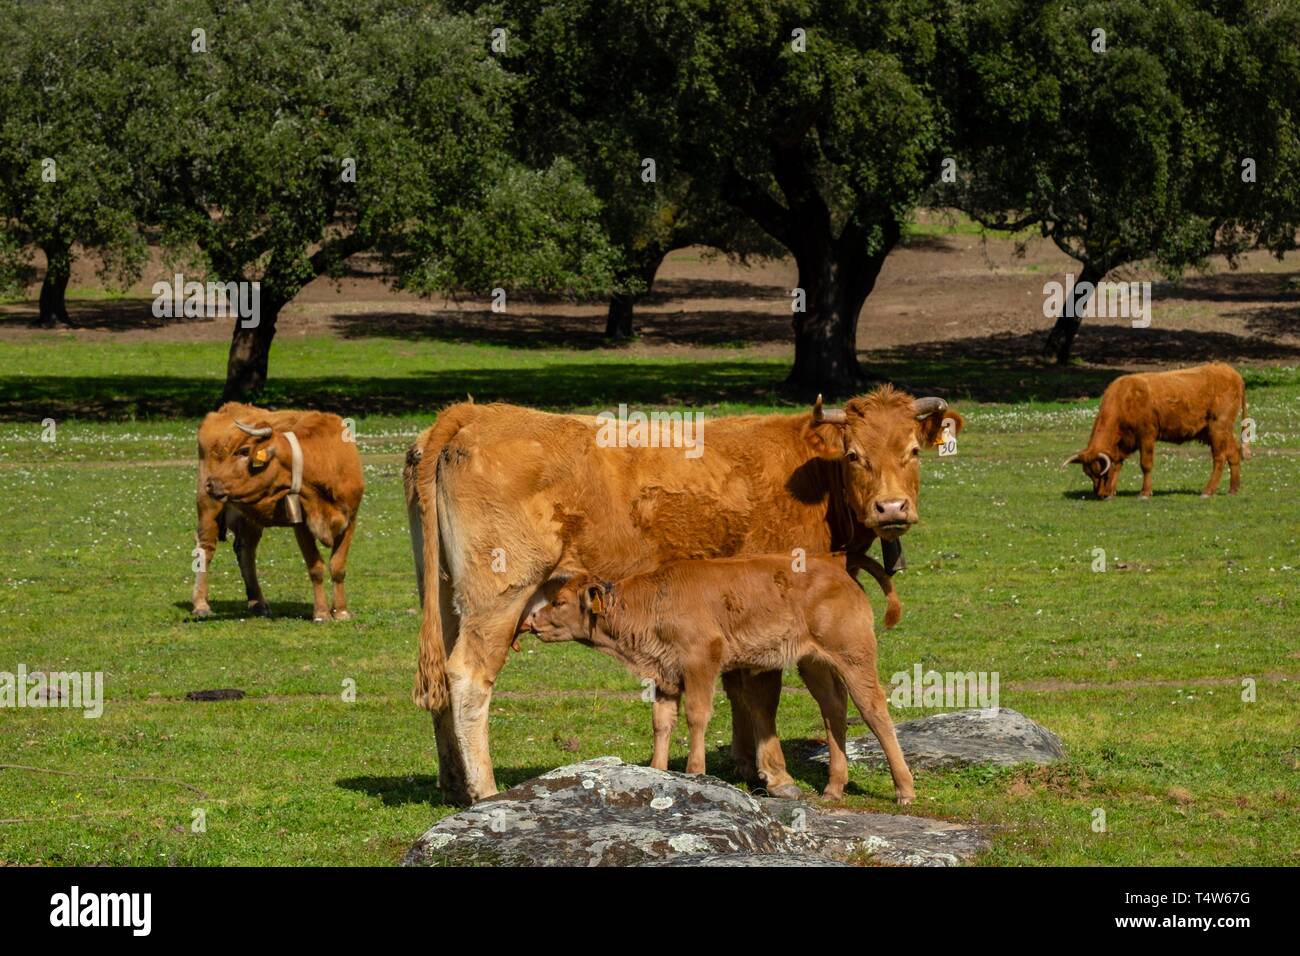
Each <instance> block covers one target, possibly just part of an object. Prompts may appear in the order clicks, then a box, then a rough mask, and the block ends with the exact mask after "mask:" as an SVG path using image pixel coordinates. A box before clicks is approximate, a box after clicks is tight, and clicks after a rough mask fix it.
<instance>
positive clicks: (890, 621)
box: [846, 554, 903, 628]
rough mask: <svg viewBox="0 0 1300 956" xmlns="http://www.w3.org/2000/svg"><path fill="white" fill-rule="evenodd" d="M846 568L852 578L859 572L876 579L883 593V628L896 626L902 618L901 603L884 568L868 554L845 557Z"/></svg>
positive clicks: (892, 581)
mask: <svg viewBox="0 0 1300 956" xmlns="http://www.w3.org/2000/svg"><path fill="white" fill-rule="evenodd" d="M846 566H847V567H848V570H849V574H851V575H853V576H854V577H857V575H858V572H859V571H866V572H867V573H868V574H870V575H871V576H872V577H873V578H875V579H876V583H877V584H879V585H880V590H881V591H883V592H885V627H886V628H891V627H893V626H894V625H895V624H897V623H898V622H899V621H900V620H901V619H902V617H903V603H902V602H901V601H899V599H898V591H897V590H895V588H894V579H893V578H892V577H890V576H889V573H888V572H887V571H885V568H884V566H883V565H882V564H881V563H880V562H879V561H877V560H876V559H875V558H873V557H871V555H869V554H850V555H847V557H846Z"/></svg>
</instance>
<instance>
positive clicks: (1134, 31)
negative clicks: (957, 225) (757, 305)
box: [934, 0, 1300, 275]
mask: <svg viewBox="0 0 1300 956" xmlns="http://www.w3.org/2000/svg"><path fill="white" fill-rule="evenodd" d="M1297 23H1300V20H1298V19H1297V7H1296V5H1295V4H1293V3H1283V4H1276V5H1268V6H1267V7H1265V6H1263V5H1261V6H1258V7H1254V8H1252V9H1251V10H1250V11H1248V12H1247V13H1246V15H1245V16H1244V17H1240V18H1234V17H1228V16H1224V15H1222V14H1221V13H1219V12H1218V10H1217V9H1216V7H1215V5H1211V4H1197V3H1190V2H1186V0H1156V2H1146V0H1142V2H1138V0H1121V2H1106V3H1099V2H1083V3H1068V2H1062V3H1049V4H1042V3H1038V2H1036V0H987V2H978V3H973V4H970V5H968V6H966V7H964V8H963V9H962V10H961V12H960V14H959V15H958V17H957V18H956V19H955V20H954V21H953V22H952V23H951V24H949V25H947V26H946V28H945V29H944V31H943V36H944V42H945V46H946V48H948V49H950V50H952V51H954V53H955V54H957V56H956V59H957V60H958V61H959V62H961V64H962V66H961V68H959V69H956V70H954V71H952V73H951V75H950V76H949V78H948V81H947V82H948V83H949V84H950V86H951V89H952V96H953V102H955V103H956V104H957V109H956V110H955V111H954V115H955V116H956V117H958V118H959V129H958V136H957V140H956V141H957V143H958V147H959V168H960V169H961V172H962V175H961V178H960V181H959V184H958V185H957V186H954V187H945V186H940V187H938V188H937V189H936V190H935V194H934V195H935V197H936V198H937V199H938V200H939V201H942V202H948V203H952V204H954V205H958V206H960V207H961V208H963V209H964V210H966V211H968V212H970V213H971V214H972V215H975V216H976V217H977V218H979V219H980V220H981V221H983V222H986V223H988V224H991V225H998V226H1007V225H1011V226H1013V227H1016V228H1018V227H1022V226H1023V225H1025V224H1027V223H1038V224H1039V225H1040V228H1041V230H1042V233H1043V235H1045V236H1049V237H1050V238H1052V239H1053V241H1054V242H1055V243H1056V244H1057V245H1058V246H1059V247H1060V248H1061V249H1062V250H1063V251H1064V252H1066V253H1067V254H1069V255H1070V256H1072V257H1073V258H1075V259H1076V260H1078V261H1079V262H1081V263H1084V264H1085V265H1088V266H1090V267H1092V268H1094V269H1096V270H1097V271H1098V272H1099V273H1100V274H1103V275H1104V274H1105V273H1106V272H1108V271H1109V270H1111V269H1113V268H1115V267H1116V266H1119V265H1123V264H1125V263H1129V262H1134V261H1138V260H1145V259H1150V260H1153V261H1154V262H1155V263H1156V264H1157V265H1158V266H1160V267H1161V268H1162V269H1163V270H1164V271H1165V272H1167V273H1168V274H1170V275H1176V274H1178V273H1179V272H1181V271H1182V270H1183V269H1185V268H1186V267H1188V266H1200V265H1202V264H1203V263H1204V260H1205V257H1206V256H1207V255H1209V254H1210V253H1211V252H1216V251H1222V252H1228V253H1229V254H1234V253H1236V252H1240V251H1241V250H1242V249H1244V248H1247V247H1249V246H1252V245H1255V244H1264V245H1267V246H1269V247H1270V248H1274V249H1278V250H1280V249H1282V248H1289V247H1291V245H1293V243H1294V236H1295V231H1296V227H1297V224H1300V204H1298V203H1297V202H1296V196H1297V195H1298V194H1300V193H1298V192H1297V187H1296V184H1297V173H1296V156H1297V154H1296V145H1297V130H1296V126H1295V124H1294V122H1293V120H1292V119H1291V115H1290V110H1291V107H1290V102H1291V100H1294V95H1292V96H1291V97H1290V99H1289V100H1288V99H1287V96H1288V94H1294V92H1295V91H1296V90H1297V88H1298V87H1297V84H1298V83H1300V70H1297V68H1296V67H1297V62H1296V56H1295V54H1294V38H1295V36H1297V32H1296V29H1297ZM1096 30H1103V31H1105V36H1104V42H1105V50H1104V52H1103V51H1101V50H1100V48H1099V47H1098V46H1097V44H1098V43H1099V38H1098V37H1096V36H1095V33H1094V31H1096ZM1288 37H1289V38H1290V41H1289V42H1288V39H1287V38H1288ZM1268 104H1272V107H1270V106H1269V105H1268ZM1247 156H1253V157H1254V158H1255V159H1256V161H1257V163H1258V167H1259V182H1258V183H1255V184H1247V183H1243V182H1242V175H1241V173H1242V168H1241V161H1242V159H1243V158H1245V157H1247ZM1289 244H1290V245H1289Z"/></svg>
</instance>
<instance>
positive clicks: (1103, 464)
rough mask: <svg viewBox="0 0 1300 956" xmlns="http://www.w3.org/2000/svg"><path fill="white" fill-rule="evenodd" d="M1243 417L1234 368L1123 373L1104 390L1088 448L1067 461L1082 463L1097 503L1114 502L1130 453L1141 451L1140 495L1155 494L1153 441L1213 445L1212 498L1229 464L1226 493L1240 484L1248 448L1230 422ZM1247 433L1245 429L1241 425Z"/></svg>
mask: <svg viewBox="0 0 1300 956" xmlns="http://www.w3.org/2000/svg"><path fill="white" fill-rule="evenodd" d="M1238 412H1240V413H1241V416H1242V418H1243V419H1244V418H1245V417H1246V414H1247V412H1246V383H1245V382H1243V381H1242V380H1241V376H1240V375H1238V374H1237V370H1236V369H1234V368H1233V367H1232V366H1231V365H1224V364H1223V363H1222V362H1215V363H1213V364H1211V365H1198V366H1197V367H1196V368H1181V369H1177V370H1175V371H1172V372H1143V373H1141V374H1137V375H1121V376H1120V377H1119V378H1117V379H1115V381H1113V382H1111V383H1110V385H1108V386H1107V387H1106V391H1105V394H1103V395H1102V396H1101V408H1100V409H1099V410H1098V411H1097V420H1096V421H1095V422H1093V425H1092V437H1091V438H1089V439H1088V447H1087V448H1085V449H1083V450H1082V451H1080V452H1077V453H1075V454H1074V455H1072V456H1071V457H1070V458H1068V459H1066V462H1065V464H1066V465H1067V466H1069V465H1075V464H1078V465H1082V466H1083V473H1084V474H1085V475H1087V476H1088V478H1090V479H1091V480H1092V490H1093V493H1094V494H1096V496H1097V497H1098V498H1113V497H1115V487H1116V485H1117V484H1118V482H1119V471H1120V467H1121V466H1122V465H1123V464H1124V459H1125V458H1127V457H1128V456H1129V455H1131V454H1133V452H1135V451H1138V452H1140V453H1141V462H1142V497H1143V498H1150V497H1151V473H1152V471H1153V470H1154V469H1155V457H1156V442H1157V441H1168V442H1174V443H1176V444H1179V445H1181V444H1182V443H1183V442H1188V441H1199V442H1204V443H1205V444H1207V445H1209V446H1210V454H1211V455H1213V457H1214V467H1213V469H1212V470H1211V471H1210V481H1209V483H1208V484H1207V485H1206V486H1205V490H1204V491H1202V492H1201V496H1202V497H1205V498H1208V497H1209V496H1210V495H1212V494H1214V492H1215V491H1216V490H1217V489H1218V487H1219V479H1220V477H1221V476H1222V475H1223V463H1224V462H1225V461H1226V462H1227V463H1228V467H1229V468H1230V469H1231V472H1232V479H1231V481H1230V482H1229V483H1228V493H1229V494H1232V495H1235V494H1236V493H1237V489H1238V488H1239V487H1241V460H1242V459H1243V458H1249V457H1250V445H1249V444H1245V443H1239V442H1238V441H1237V436H1236V434H1235V432H1234V428H1233V423H1234V422H1235V421H1236V420H1237V414H1238ZM1242 431H1243V433H1244V432H1245V425H1244V424H1243V426H1242Z"/></svg>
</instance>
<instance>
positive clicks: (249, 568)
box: [229, 515, 271, 616]
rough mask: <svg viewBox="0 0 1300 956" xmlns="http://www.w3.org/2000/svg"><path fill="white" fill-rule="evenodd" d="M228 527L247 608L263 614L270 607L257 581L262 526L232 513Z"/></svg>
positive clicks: (251, 611) (254, 612)
mask: <svg viewBox="0 0 1300 956" xmlns="http://www.w3.org/2000/svg"><path fill="white" fill-rule="evenodd" d="M229 527H230V531H231V535H232V537H233V539H234V542H233V543H234V549H235V560H236V561H237V562H239V576H240V577H242V578H243V579H244V594H245V596H246V597H247V598H248V610H249V612H250V613H252V614H257V615H262V616H265V615H267V614H269V613H270V610H271V609H270V607H269V606H268V605H267V603H266V597H265V596H264V595H263V594H262V586H261V585H260V584H258V583H257V546H258V544H259V543H260V542H261V540H262V526H261V525H259V524H255V523H254V522H252V521H249V520H247V519H246V518H240V517H238V516H234V515H232V516H231V518H230V524H229Z"/></svg>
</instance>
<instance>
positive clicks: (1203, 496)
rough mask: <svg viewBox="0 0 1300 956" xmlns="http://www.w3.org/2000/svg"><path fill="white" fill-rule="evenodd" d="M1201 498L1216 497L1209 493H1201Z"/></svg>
mask: <svg viewBox="0 0 1300 956" xmlns="http://www.w3.org/2000/svg"><path fill="white" fill-rule="evenodd" d="M1201 497H1202V498H1213V497H1214V495H1212V494H1210V493H1209V492H1208V491H1202V492H1201Z"/></svg>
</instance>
